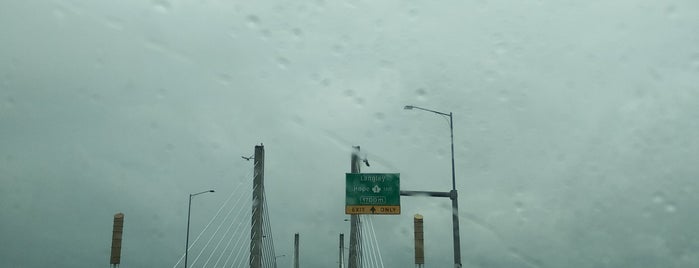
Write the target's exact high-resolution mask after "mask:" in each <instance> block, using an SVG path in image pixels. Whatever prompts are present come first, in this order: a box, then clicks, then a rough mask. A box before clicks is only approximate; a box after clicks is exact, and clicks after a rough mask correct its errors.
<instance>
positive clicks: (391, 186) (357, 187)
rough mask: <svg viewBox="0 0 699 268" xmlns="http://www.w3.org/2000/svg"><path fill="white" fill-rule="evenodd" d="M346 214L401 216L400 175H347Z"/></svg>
mask: <svg viewBox="0 0 699 268" xmlns="http://www.w3.org/2000/svg"><path fill="white" fill-rule="evenodd" d="M345 181H346V184H345V214H400V174H398V173H346V174H345Z"/></svg>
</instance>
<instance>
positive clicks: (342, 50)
mask: <svg viewBox="0 0 699 268" xmlns="http://www.w3.org/2000/svg"><path fill="white" fill-rule="evenodd" d="M333 53H335V55H337V56H341V55H343V54H344V53H345V47H344V46H343V45H342V44H335V45H333Z"/></svg>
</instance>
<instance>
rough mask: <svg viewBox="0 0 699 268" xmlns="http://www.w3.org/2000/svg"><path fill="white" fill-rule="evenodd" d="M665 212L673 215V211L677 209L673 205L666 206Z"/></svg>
mask: <svg viewBox="0 0 699 268" xmlns="http://www.w3.org/2000/svg"><path fill="white" fill-rule="evenodd" d="M665 211H666V212H667V213H674V212H675V211H677V207H675V205H673V204H667V205H666V206H665Z"/></svg>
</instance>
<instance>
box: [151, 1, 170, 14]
mask: <svg viewBox="0 0 699 268" xmlns="http://www.w3.org/2000/svg"><path fill="white" fill-rule="evenodd" d="M152 3H153V8H154V9H155V10H156V11H158V12H163V13H168V12H170V10H172V3H170V2H169V1H167V0H153V1H152Z"/></svg>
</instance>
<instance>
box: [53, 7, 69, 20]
mask: <svg viewBox="0 0 699 268" xmlns="http://www.w3.org/2000/svg"><path fill="white" fill-rule="evenodd" d="M53 16H54V17H55V18H56V19H64V18H65V17H66V12H65V11H63V9H60V8H57V9H54V10H53Z"/></svg>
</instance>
